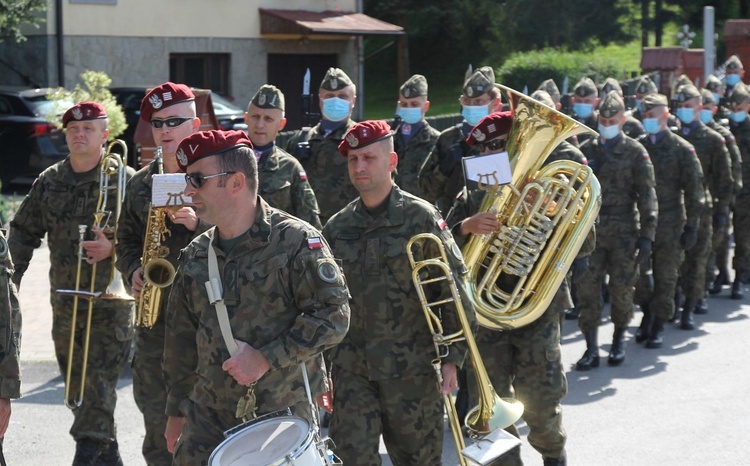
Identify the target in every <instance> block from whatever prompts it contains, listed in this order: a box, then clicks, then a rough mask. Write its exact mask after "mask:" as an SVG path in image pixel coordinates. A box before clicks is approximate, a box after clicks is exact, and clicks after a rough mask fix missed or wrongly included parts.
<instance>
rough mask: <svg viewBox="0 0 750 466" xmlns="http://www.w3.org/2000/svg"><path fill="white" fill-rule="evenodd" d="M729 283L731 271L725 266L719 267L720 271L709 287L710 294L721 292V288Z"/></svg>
mask: <svg viewBox="0 0 750 466" xmlns="http://www.w3.org/2000/svg"><path fill="white" fill-rule="evenodd" d="M728 284H729V271H728V270H727V269H726V268H725V267H721V268H719V273H717V274H716V277H714V281H713V283H711V286H709V287H708V292H709V294H719V293H721V288H722V287H723V286H724V285H728Z"/></svg>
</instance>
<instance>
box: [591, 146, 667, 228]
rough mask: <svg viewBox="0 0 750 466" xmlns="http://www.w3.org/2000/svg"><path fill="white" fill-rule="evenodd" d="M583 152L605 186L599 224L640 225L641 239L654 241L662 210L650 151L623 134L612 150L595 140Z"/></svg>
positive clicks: (603, 186)
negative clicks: (614, 222)
mask: <svg viewBox="0 0 750 466" xmlns="http://www.w3.org/2000/svg"><path fill="white" fill-rule="evenodd" d="M581 151H582V152H583V153H584V154H585V155H586V158H587V159H588V161H589V166H590V167H591V169H592V170H594V174H595V175H596V177H597V179H598V180H599V184H600V185H601V189H602V207H601V209H600V210H599V220H600V221H609V220H615V221H618V222H623V221H625V222H627V223H628V224H630V225H638V228H640V232H639V235H640V236H643V237H645V238H648V239H650V240H651V241H653V240H654V237H655V235H656V219H657V213H658V210H659V208H658V202H657V199H656V189H655V186H656V181H655V175H654V166H653V165H652V164H651V159H650V158H649V155H648V152H647V151H646V149H645V148H644V147H643V146H642V145H641V144H640V143H639V142H638V141H636V140H634V139H632V138H630V137H628V136H626V135H625V134H624V133H620V136H619V139H617V141H616V142H615V143H614V145H613V146H612V147H611V148H610V147H607V146H605V145H604V144H602V143H601V140H600V138H591V139H589V140H588V141H587V142H586V144H584V145H582V146H581ZM635 207H637V208H638V211H637V212H636V210H635Z"/></svg>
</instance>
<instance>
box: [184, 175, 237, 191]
mask: <svg viewBox="0 0 750 466" xmlns="http://www.w3.org/2000/svg"><path fill="white" fill-rule="evenodd" d="M235 173H237V172H221V173H216V174H215V175H206V176H201V175H197V174H192V175H185V183H190V185H191V186H192V187H194V188H195V189H200V187H201V186H203V182H204V181H206V180H209V179H211V178H217V177H219V176H225V175H233V174H235Z"/></svg>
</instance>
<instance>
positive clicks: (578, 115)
mask: <svg viewBox="0 0 750 466" xmlns="http://www.w3.org/2000/svg"><path fill="white" fill-rule="evenodd" d="M571 100H572V101H573V115H572V117H573V118H575V119H576V120H578V122H579V123H581V124H584V125H586V126H588V127H589V128H591V129H593V130H596V127H597V119H598V115H597V111H596V108H597V106H598V105H599V93H598V90H597V88H596V84H594V81H592V80H591V78H586V77H583V78H581V80H580V81H578V83H576V85H575V87H574V88H573V96H572V98H571ZM589 138H591V136H590V135H589V134H581V135H578V137H577V138H576V139H577V141H578V144H579V145H580V144H583V143H584V142H586V140H588V139H589Z"/></svg>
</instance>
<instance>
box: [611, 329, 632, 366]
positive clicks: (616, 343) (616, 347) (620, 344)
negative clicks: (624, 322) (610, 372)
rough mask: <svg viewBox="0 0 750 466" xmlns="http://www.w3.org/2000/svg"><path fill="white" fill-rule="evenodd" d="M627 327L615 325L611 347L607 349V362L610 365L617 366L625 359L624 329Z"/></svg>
mask: <svg viewBox="0 0 750 466" xmlns="http://www.w3.org/2000/svg"><path fill="white" fill-rule="evenodd" d="M626 330H627V327H615V333H614V334H613V335H612V348H610V350H609V358H607V364H609V365H610V366H619V365H620V364H622V362H623V361H624V360H625V331H626Z"/></svg>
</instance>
